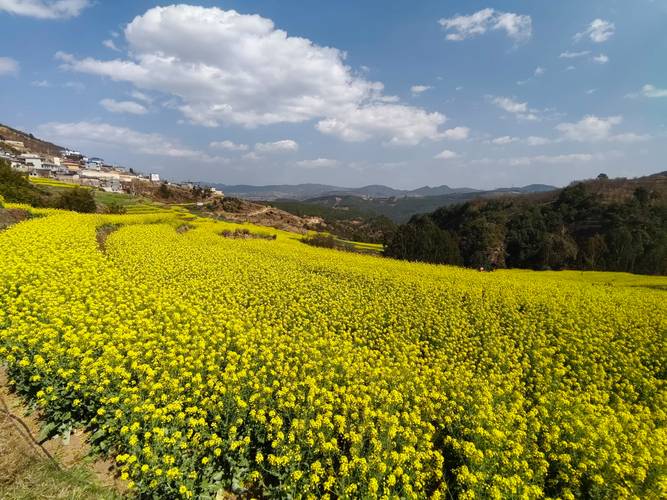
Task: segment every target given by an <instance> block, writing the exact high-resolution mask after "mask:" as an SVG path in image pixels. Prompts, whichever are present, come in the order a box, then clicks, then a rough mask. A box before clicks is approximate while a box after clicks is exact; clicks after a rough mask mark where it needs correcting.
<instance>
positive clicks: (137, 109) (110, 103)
mask: <svg viewBox="0 0 667 500" xmlns="http://www.w3.org/2000/svg"><path fill="white" fill-rule="evenodd" d="M100 105H101V106H102V107H103V108H104V109H106V110H107V111H109V112H111V113H129V114H131V115H145V114H146V113H147V112H148V110H147V109H146V108H145V107H144V106H143V105H141V104H139V103H138V102H134V101H116V100H115V99H102V100H101V101H100Z"/></svg>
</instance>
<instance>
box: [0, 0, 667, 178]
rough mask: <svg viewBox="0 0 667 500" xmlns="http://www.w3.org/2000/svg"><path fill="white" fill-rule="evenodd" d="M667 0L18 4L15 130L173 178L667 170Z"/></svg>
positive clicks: (12, 98) (0, 1)
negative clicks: (666, 160)
mask: <svg viewBox="0 0 667 500" xmlns="http://www.w3.org/2000/svg"><path fill="white" fill-rule="evenodd" d="M666 27H667V1H666V0H654V1H651V0H634V1H629V0H588V1H586V2H581V1H580V0H579V1H573V0H563V1H559V2H534V1H526V0H522V1H519V0H517V1H485V2H478V1H444V0H440V1H427V0H424V1H420V2H405V1H397V0H385V1H375V0H365V1H363V2H359V1H343V0H341V1H337V2H313V1H310V2H307V1H304V0H302V1H289V0H269V1H244V2H240V1H221V2H197V3H193V4H189V5H186V4H180V5H173V4H170V3H169V2H145V1H136V0H135V1H122V0H116V1H113V2H111V1H102V0H98V1H88V0H59V1H47V0H0V28H1V29H2V33H3V34H4V37H3V39H4V43H3V46H2V48H0V109H1V110H2V111H1V113H0V122H3V123H6V124H8V125H11V126H15V127H18V128H21V129H24V130H27V131H31V132H33V133H34V134H35V135H37V136H39V137H43V138H46V139H50V140H53V141H55V142H57V143H58V144H61V145H63V146H67V147H72V148H78V149H80V150H82V151H83V152H85V153H86V154H89V155H91V156H102V157H104V158H105V159H106V160H107V161H109V162H113V163H116V164H121V165H124V166H128V167H134V168H136V169H139V170H142V171H145V172H149V171H151V172H159V173H161V174H162V175H163V176H164V177H168V178H172V179H178V180H185V179H192V180H204V181H212V182H213V181H214V182H223V183H226V184H235V183H249V184H272V183H299V182H322V183H330V184H337V185H347V186H360V185H365V184H375V183H377V184H387V185H391V186H394V187H400V188H414V187H418V186H422V185H439V184H449V185H451V186H471V187H478V188H491V187H498V186H512V185H525V184H529V183H537V182H541V183H550V184H556V185H564V184H567V183H569V182H570V181H571V180H573V179H580V178H585V177H591V176H594V175H597V174H598V173H599V172H606V173H608V174H609V175H613V176H638V175H644V174H649V173H654V172H657V171H661V170H665V169H667V164H666V163H665V160H664V158H666V157H667V125H666V124H667V58H666V55H667V29H665V28H666Z"/></svg>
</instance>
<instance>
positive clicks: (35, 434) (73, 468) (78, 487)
mask: <svg viewBox="0 0 667 500" xmlns="http://www.w3.org/2000/svg"><path fill="white" fill-rule="evenodd" d="M40 427H41V424H40V422H39V420H38V419H37V416H36V414H35V413H32V414H28V411H27V408H26V407H25V406H24V405H23V403H22V401H21V400H20V399H19V398H18V397H17V396H16V395H15V394H13V393H12V392H11V391H10V388H9V384H8V380H7V376H6V373H5V370H4V369H3V368H2V367H0V497H1V498H86V496H87V495H90V494H92V493H93V492H95V494H96V495H99V497H101V498H114V497H116V496H119V495H120V492H122V491H123V489H124V488H123V484H122V482H121V481H120V480H119V479H117V478H116V477H115V476H114V473H113V470H112V462H110V461H107V462H105V461H101V460H94V459H93V458H92V457H90V455H89V453H90V446H89V444H88V442H87V435H86V433H84V432H83V431H80V430H78V431H74V432H72V433H71V434H70V436H69V438H68V439H64V438H63V437H61V436H56V437H55V438H52V439H50V440H48V441H46V442H44V443H41V444H40V443H38V440H39V431H40ZM35 488H36V491H35V492H33V490H34V489H35ZM54 488H55V489H57V490H58V492H63V494H65V496H61V495H60V493H58V492H56V491H55V490H54ZM40 490H41V491H40ZM77 491H78V492H79V493H80V494H79V493H77ZM47 492H48V493H47Z"/></svg>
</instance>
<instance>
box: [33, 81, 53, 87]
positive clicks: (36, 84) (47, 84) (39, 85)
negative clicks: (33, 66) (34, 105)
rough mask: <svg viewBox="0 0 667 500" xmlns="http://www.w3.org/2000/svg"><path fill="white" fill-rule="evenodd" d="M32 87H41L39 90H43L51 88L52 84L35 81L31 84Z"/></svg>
mask: <svg viewBox="0 0 667 500" xmlns="http://www.w3.org/2000/svg"><path fill="white" fill-rule="evenodd" d="M30 85H32V86H33V87H39V88H43V89H45V88H48V87H50V86H51V84H50V83H49V81H48V80H35V81H33V82H31V83H30Z"/></svg>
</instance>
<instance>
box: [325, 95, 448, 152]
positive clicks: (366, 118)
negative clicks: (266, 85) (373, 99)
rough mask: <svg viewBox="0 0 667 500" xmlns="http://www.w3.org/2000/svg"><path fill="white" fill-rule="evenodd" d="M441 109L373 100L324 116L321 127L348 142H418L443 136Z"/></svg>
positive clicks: (327, 132) (412, 143)
mask: <svg viewBox="0 0 667 500" xmlns="http://www.w3.org/2000/svg"><path fill="white" fill-rule="evenodd" d="M445 120H446V118H445V116H444V115H442V114H440V113H437V112H435V113H428V112H426V111H424V110H423V109H419V108H415V107H412V106H405V105H402V104H381V105H380V104H372V105H369V106H364V107H362V108H357V109H354V110H351V111H350V112H349V113H347V114H346V115H341V116H340V117H337V118H328V119H325V120H321V121H320V122H318V124H317V129H318V130H319V131H320V132H322V133H323V134H329V135H334V136H336V137H339V138H340V139H342V140H344V141H347V142H361V141H366V140H368V139H370V138H372V137H381V138H384V139H385V140H386V143H388V144H396V145H415V144H418V143H419V142H421V141H422V140H423V139H425V138H428V139H440V138H441V137H442V133H441V132H439V127H440V125H442V124H443V123H445Z"/></svg>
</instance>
